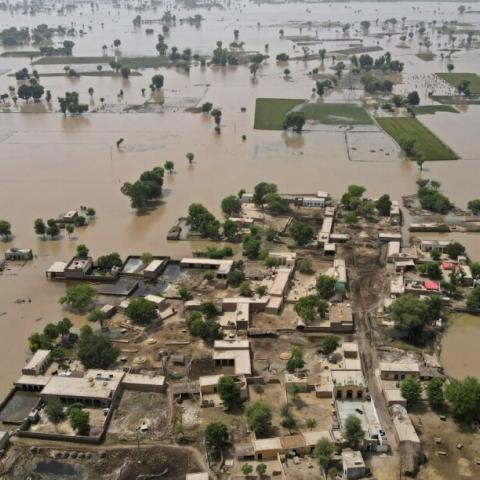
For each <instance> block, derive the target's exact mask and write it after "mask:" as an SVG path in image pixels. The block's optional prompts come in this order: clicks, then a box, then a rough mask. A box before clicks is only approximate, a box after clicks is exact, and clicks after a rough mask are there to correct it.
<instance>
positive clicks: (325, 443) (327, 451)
mask: <svg viewBox="0 0 480 480" xmlns="http://www.w3.org/2000/svg"><path fill="white" fill-rule="evenodd" d="M334 453H335V446H334V445H333V443H332V442H331V441H330V440H328V439H327V438H321V439H320V440H319V441H318V442H317V444H316V445H315V448H314V450H313V455H314V456H315V458H316V459H317V460H318V462H319V463H320V465H321V466H322V468H323V469H324V470H326V469H327V468H328V466H329V465H330V462H331V461H332V458H333V454H334Z"/></svg>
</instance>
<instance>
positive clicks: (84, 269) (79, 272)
mask: <svg viewBox="0 0 480 480" xmlns="http://www.w3.org/2000/svg"><path fill="white" fill-rule="evenodd" d="M92 268H93V260H92V258H91V257H88V258H80V257H73V258H72V259H71V260H70V262H69V263H68V264H67V266H66V267H65V270H64V277H65V278H70V279H74V280H75V279H82V278H84V277H85V276H86V275H87V274H88V272H89V271H90V270H91V269H92Z"/></svg>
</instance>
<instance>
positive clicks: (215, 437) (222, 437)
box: [205, 422, 228, 450]
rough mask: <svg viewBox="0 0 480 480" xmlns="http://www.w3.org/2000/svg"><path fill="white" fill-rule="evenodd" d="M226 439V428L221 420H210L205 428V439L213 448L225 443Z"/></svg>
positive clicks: (216, 448)
mask: <svg viewBox="0 0 480 480" xmlns="http://www.w3.org/2000/svg"><path fill="white" fill-rule="evenodd" d="M227 440H228V428H227V426H226V425H225V424H224V423H222V422H212V423H209V424H208V425H207V428H206V429H205V441H206V442H207V444H208V445H210V446H211V447H212V448H214V449H215V450H218V449H219V448H220V447H222V446H223V445H225V443H227Z"/></svg>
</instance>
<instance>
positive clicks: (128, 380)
mask: <svg viewBox="0 0 480 480" xmlns="http://www.w3.org/2000/svg"><path fill="white" fill-rule="evenodd" d="M121 385H122V387H123V388H124V389H125V390H134V391H136V392H156V393H160V392H164V391H165V387H166V384H165V377H164V376H162V375H142V374H140V373H126V374H125V376H124V377H123V378H122V382H121Z"/></svg>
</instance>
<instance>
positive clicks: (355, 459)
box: [342, 448, 365, 469]
mask: <svg viewBox="0 0 480 480" xmlns="http://www.w3.org/2000/svg"><path fill="white" fill-rule="evenodd" d="M342 463H343V465H344V468H346V469H352V468H359V467H364V468H365V462H364V461H363V457H362V453H361V452H360V451H358V450H352V449H350V448H346V449H344V450H342Z"/></svg>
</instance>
